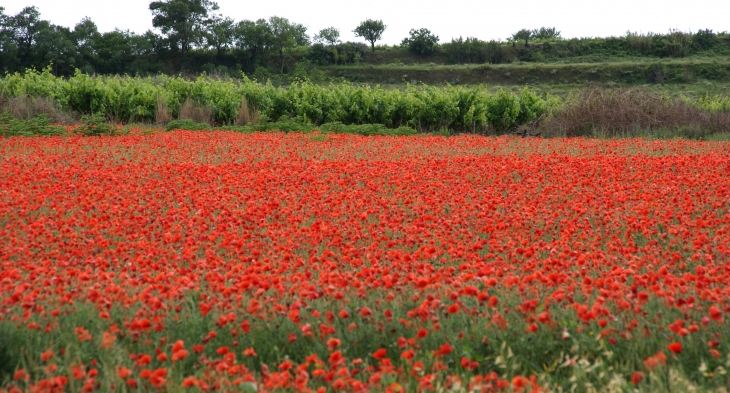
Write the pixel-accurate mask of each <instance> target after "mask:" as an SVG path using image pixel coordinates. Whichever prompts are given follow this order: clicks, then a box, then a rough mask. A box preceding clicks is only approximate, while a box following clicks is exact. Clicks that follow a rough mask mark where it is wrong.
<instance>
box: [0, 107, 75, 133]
mask: <svg viewBox="0 0 730 393" xmlns="http://www.w3.org/2000/svg"><path fill="white" fill-rule="evenodd" d="M64 132H65V128H64V127H59V126H54V125H52V124H51V121H50V119H49V118H48V116H47V115H46V114H40V115H38V116H35V117H32V118H30V119H27V120H19V119H16V118H15V117H14V116H13V115H12V114H10V112H8V111H3V112H2V113H0V136H6V137H7V136H38V135H61V134H63V133H64Z"/></svg>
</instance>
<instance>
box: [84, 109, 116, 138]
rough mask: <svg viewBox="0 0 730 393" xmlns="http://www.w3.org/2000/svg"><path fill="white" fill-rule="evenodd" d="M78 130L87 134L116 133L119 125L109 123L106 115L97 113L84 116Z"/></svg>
mask: <svg viewBox="0 0 730 393" xmlns="http://www.w3.org/2000/svg"><path fill="white" fill-rule="evenodd" d="M76 132H78V133H80V134H82V135H85V136H99V135H114V134H116V133H117V127H116V126H113V125H111V124H109V123H108V122H107V120H106V118H105V117H104V115H102V114H99V113H97V114H93V115H86V116H83V117H82V118H81V125H79V127H78V128H77V129H76Z"/></svg>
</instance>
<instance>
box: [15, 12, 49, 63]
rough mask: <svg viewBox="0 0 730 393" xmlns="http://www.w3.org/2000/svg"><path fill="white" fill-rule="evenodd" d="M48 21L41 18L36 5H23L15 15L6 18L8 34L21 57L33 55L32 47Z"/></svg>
mask: <svg viewBox="0 0 730 393" xmlns="http://www.w3.org/2000/svg"><path fill="white" fill-rule="evenodd" d="M50 25H51V24H50V23H49V22H48V21H45V20H41V14H40V12H38V9H37V8H36V7H25V8H23V10H22V11H20V12H19V13H18V14H17V15H15V16H12V17H10V18H8V26H9V29H10V34H11V36H12V40H13V41H14V43H15V46H16V47H17V48H18V52H19V56H20V57H21V58H26V59H30V58H32V57H33V51H32V49H33V47H34V45H35V44H36V39H37V37H38V35H39V34H40V32H41V31H43V30H45V29H48V28H49V27H50Z"/></svg>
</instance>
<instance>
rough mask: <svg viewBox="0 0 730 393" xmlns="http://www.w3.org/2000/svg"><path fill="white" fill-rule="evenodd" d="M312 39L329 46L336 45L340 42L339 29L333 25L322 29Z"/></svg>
mask: <svg viewBox="0 0 730 393" xmlns="http://www.w3.org/2000/svg"><path fill="white" fill-rule="evenodd" d="M314 41H315V42H319V43H324V44H327V45H330V46H332V45H337V44H339V43H340V30H339V29H337V28H335V27H327V28H325V29H322V30H320V31H319V33H317V34H316V35H315V36H314Z"/></svg>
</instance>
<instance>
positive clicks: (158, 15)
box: [149, 0, 219, 56]
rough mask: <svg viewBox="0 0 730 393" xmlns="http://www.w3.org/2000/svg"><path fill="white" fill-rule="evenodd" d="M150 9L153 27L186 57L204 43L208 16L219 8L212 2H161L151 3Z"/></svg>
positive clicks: (171, 0)
mask: <svg viewBox="0 0 730 393" xmlns="http://www.w3.org/2000/svg"><path fill="white" fill-rule="evenodd" d="M149 9H150V11H151V12H152V15H153V18H152V25H153V26H154V27H156V28H158V29H160V31H162V33H163V34H164V35H165V37H166V39H167V43H168V44H169V45H170V47H171V48H173V49H179V50H180V51H181V52H182V54H183V56H185V54H186V53H187V52H188V51H189V50H190V49H191V48H193V47H194V46H195V45H200V44H201V43H202V42H203V40H204V39H205V33H206V32H205V24H206V23H209V19H208V14H209V13H210V12H212V11H216V10H218V9H219V7H218V3H216V2H213V1H210V0H159V1H153V2H151V3H150V5H149Z"/></svg>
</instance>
